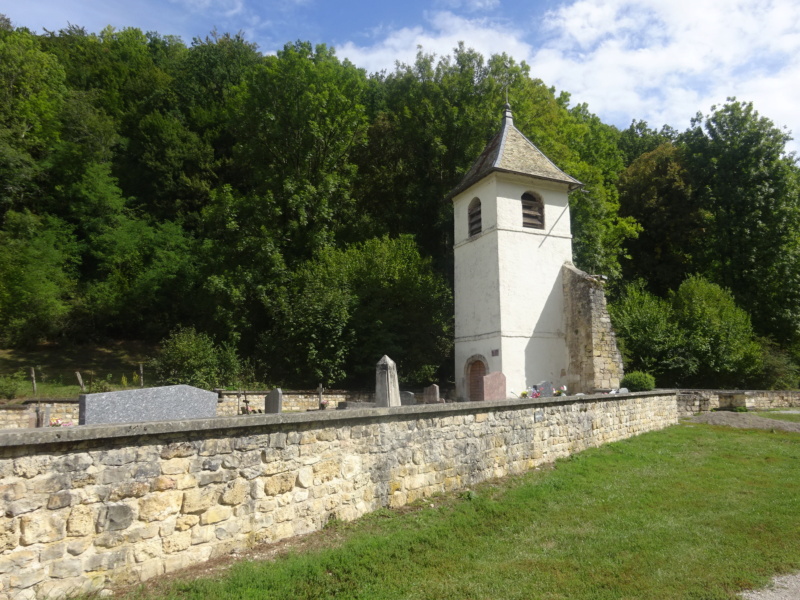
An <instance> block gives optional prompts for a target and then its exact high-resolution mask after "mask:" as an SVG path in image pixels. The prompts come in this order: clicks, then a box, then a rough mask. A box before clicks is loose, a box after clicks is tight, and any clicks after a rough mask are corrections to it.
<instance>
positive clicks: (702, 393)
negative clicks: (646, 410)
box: [677, 390, 800, 416]
mask: <svg viewBox="0 0 800 600" xmlns="http://www.w3.org/2000/svg"><path fill="white" fill-rule="evenodd" d="M677 400H678V413H679V414H680V416H690V415H693V414H696V413H700V412H708V411H711V410H716V409H719V408H736V407H746V408H748V409H754V410H766V409H770V408H787V407H793V406H798V407H800V391H785V390H780V391H773V390H741V391H732V390H681V391H680V392H679V393H678V397H677Z"/></svg>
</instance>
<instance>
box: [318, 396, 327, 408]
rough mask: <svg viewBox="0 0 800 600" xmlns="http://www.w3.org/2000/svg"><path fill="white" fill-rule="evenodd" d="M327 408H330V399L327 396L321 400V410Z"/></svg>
mask: <svg viewBox="0 0 800 600" xmlns="http://www.w3.org/2000/svg"><path fill="white" fill-rule="evenodd" d="M326 408H328V399H327V398H325V399H323V400H320V401H319V409H320V410H325V409H326Z"/></svg>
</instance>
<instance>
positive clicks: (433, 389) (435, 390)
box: [422, 383, 441, 404]
mask: <svg viewBox="0 0 800 600" xmlns="http://www.w3.org/2000/svg"><path fill="white" fill-rule="evenodd" d="M422 395H423V398H424V399H425V404H438V403H439V402H441V399H440V398H439V386H438V385H436V384H435V383H434V384H433V385H429V386H428V387H426V388H425V390H424V391H423V392H422Z"/></svg>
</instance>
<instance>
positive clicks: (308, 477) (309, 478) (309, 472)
mask: <svg viewBox="0 0 800 600" xmlns="http://www.w3.org/2000/svg"><path fill="white" fill-rule="evenodd" d="M297 485H298V486H300V487H301V488H309V487H311V486H312V485H314V469H313V467H303V468H302V469H300V470H299V471H298V472H297Z"/></svg>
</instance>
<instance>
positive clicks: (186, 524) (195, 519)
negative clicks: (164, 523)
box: [175, 515, 200, 531]
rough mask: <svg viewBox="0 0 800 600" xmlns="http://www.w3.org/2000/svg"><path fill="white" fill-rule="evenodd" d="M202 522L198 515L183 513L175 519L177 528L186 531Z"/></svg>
mask: <svg viewBox="0 0 800 600" xmlns="http://www.w3.org/2000/svg"><path fill="white" fill-rule="evenodd" d="M199 522H200V517H199V516H198V515H181V516H180V517H178V518H177V520H176V521H175V529H176V530H178V531H186V530H187V529H191V528H192V527H194V526H195V525H197V524H198V523H199Z"/></svg>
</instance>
